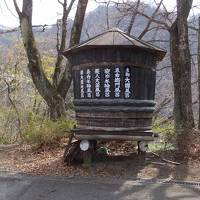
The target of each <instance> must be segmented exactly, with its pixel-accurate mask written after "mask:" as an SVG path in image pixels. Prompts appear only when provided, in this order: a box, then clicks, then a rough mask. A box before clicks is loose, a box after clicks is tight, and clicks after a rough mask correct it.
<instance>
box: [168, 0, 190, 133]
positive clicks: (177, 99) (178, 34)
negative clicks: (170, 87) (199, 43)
mask: <svg viewBox="0 0 200 200" xmlns="http://www.w3.org/2000/svg"><path fill="white" fill-rule="evenodd" d="M191 6H192V0H177V19H176V21H175V22H174V23H173V25H172V27H171V30H170V51H171V62H172V74H173V82H174V117H175V128H176V130H177V131H181V130H186V129H191V128H193V127H194V118H193V111H192V91H191V63H190V61H191V57H190V50H189V41H188V25H187V18H188V15H189V12H190V9H191ZM181 132H182V131H181Z"/></svg>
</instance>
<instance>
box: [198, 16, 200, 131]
mask: <svg viewBox="0 0 200 200" xmlns="http://www.w3.org/2000/svg"><path fill="white" fill-rule="evenodd" d="M198 90H199V121H198V129H199V130H200V17H199V31H198Z"/></svg>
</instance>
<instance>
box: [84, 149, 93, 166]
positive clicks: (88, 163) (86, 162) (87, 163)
mask: <svg viewBox="0 0 200 200" xmlns="http://www.w3.org/2000/svg"><path fill="white" fill-rule="evenodd" d="M91 164H92V151H91V149H89V150H88V151H85V152H83V164H82V166H83V167H84V168H90V167H91Z"/></svg>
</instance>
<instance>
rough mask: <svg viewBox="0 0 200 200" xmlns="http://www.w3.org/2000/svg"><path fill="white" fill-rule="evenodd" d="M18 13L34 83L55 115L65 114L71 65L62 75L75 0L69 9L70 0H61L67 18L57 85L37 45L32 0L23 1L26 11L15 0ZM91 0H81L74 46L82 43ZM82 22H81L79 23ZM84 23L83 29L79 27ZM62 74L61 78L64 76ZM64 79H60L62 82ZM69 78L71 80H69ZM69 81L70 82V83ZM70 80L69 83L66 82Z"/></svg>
mask: <svg viewBox="0 0 200 200" xmlns="http://www.w3.org/2000/svg"><path fill="white" fill-rule="evenodd" d="M13 2H14V6H15V9H16V12H17V14H18V16H19V20H20V29H21V35H22V39H23V44H24V48H25V50H26V54H27V58H28V69H29V71H30V74H31V77H32V79H33V82H34V84H35V86H36V88H37V90H38V92H39V93H40V95H41V96H42V97H43V98H44V100H45V101H46V103H47V105H48V107H49V109H50V116H51V118H54V119H55V118H58V117H60V116H62V115H64V114H65V110H66V109H65V96H66V94H67V92H68V89H69V86H70V84H71V79H70V80H69V77H71V74H70V72H71V70H69V68H70V66H69V65H67V67H66V69H65V71H64V73H63V75H61V74H60V73H61V70H60V67H61V63H62V57H61V51H62V50H64V48H65V43H66V42H65V40H66V20H67V17H68V14H69V12H70V10H71V7H72V5H73V2H74V1H71V4H70V6H69V7H68V8H67V1H66V0H64V2H61V1H59V3H61V4H62V6H63V18H62V35H61V44H60V45H59V47H58V58H57V62H56V68H55V75H54V84H51V83H50V81H49V80H48V79H47V77H46V75H45V73H44V70H43V66H42V61H41V57H40V53H39V51H38V48H37V46H36V42H35V37H34V34H33V30H32V4H33V1H32V0H23V6H22V11H21V10H20V8H19V7H18V4H17V1H16V0H13ZM87 3H88V0H79V2H78V8H77V11H76V16H75V20H74V24H73V28H72V35H73V36H72V37H71V40H70V45H75V44H78V43H79V41H80V36H81V30H82V24H83V19H84V16H85V11H86V7H87ZM77 22H78V23H77ZM79 25H80V28H77V26H79ZM60 77H61V78H60ZM59 79H60V81H59ZM66 80H67V81H66ZM66 82H67V83H66ZM65 83H66V84H65Z"/></svg>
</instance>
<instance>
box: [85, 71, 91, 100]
mask: <svg viewBox="0 0 200 200" xmlns="http://www.w3.org/2000/svg"><path fill="white" fill-rule="evenodd" d="M86 94H87V97H88V98H91V97H92V84H91V70H90V69H87V71H86Z"/></svg>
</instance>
